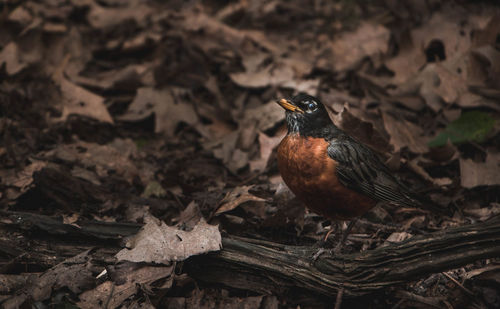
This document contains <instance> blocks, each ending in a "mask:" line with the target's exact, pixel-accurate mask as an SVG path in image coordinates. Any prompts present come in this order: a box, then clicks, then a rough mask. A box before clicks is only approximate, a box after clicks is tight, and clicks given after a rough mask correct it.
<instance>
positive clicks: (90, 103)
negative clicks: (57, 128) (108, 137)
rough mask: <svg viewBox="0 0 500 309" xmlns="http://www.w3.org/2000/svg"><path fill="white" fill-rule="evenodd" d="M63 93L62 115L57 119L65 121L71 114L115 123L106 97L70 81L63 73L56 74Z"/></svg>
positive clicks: (55, 76) (55, 78) (56, 80)
mask: <svg viewBox="0 0 500 309" xmlns="http://www.w3.org/2000/svg"><path fill="white" fill-rule="evenodd" d="M53 79H54V81H55V82H56V83H57V84H58V85H59V88H60V91H61V95H62V103H63V108H62V115H61V117H60V118H57V119H55V120H56V121H65V120H66V119H68V116H70V115H81V116H86V117H90V118H93V119H96V120H99V121H102V122H107V123H111V124H112V123H113V118H111V115H110V114H109V112H108V109H107V108H106V105H104V98H103V97H101V96H99V95H97V94H95V93H92V92H90V91H88V90H87V89H85V88H82V87H80V86H78V85H76V84H74V83H73V82H71V81H69V80H68V79H66V77H64V76H63V75H62V73H58V74H54V77H53Z"/></svg>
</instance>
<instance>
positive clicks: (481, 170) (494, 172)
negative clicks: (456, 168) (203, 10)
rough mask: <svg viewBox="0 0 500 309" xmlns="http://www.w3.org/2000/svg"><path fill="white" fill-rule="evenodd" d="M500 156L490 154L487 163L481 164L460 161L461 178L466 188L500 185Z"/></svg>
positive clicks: (467, 160)
mask: <svg viewBox="0 0 500 309" xmlns="http://www.w3.org/2000/svg"><path fill="white" fill-rule="evenodd" d="M499 170H500V154H499V153H489V154H488V156H487V157H486V161H485V162H482V163H479V162H474V161H472V160H471V159H460V177H461V184H462V187H464V188H474V187H477V186H495V185H499V184H500V173H499V172H498V171H499Z"/></svg>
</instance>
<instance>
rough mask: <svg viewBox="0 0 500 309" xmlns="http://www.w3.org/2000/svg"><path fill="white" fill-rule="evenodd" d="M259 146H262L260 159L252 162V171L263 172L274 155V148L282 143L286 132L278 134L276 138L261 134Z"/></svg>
mask: <svg viewBox="0 0 500 309" xmlns="http://www.w3.org/2000/svg"><path fill="white" fill-rule="evenodd" d="M258 134H259V146H260V156H259V158H258V159H255V160H252V161H250V170H251V171H263V170H264V169H265V168H266V166H267V164H268V162H269V157H270V156H271V154H272V153H273V150H274V148H276V147H277V146H278V145H279V143H280V141H281V140H282V139H283V137H284V136H285V132H283V133H282V134H277V135H276V136H275V137H269V136H267V135H266V134H265V133H262V132H259V133H258Z"/></svg>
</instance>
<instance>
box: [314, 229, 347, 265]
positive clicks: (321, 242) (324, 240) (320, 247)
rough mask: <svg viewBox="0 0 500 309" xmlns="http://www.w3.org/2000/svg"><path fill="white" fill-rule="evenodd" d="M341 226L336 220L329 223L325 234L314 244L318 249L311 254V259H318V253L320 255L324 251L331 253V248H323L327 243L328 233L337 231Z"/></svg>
mask: <svg viewBox="0 0 500 309" xmlns="http://www.w3.org/2000/svg"><path fill="white" fill-rule="evenodd" d="M340 228H341V226H340V224H339V222H338V221H332V223H331V229H330V230H329V231H328V232H327V233H326V234H325V236H324V237H323V238H322V239H321V240H319V241H318V243H317V244H316V246H318V247H319V249H318V251H317V252H316V253H315V254H314V255H313V257H312V260H313V261H316V260H317V259H318V257H320V255H322V254H323V253H325V252H329V253H330V254H331V253H332V250H331V249H327V248H325V247H326V244H327V241H328V237H330V234H332V233H333V232H337V231H339V230H340Z"/></svg>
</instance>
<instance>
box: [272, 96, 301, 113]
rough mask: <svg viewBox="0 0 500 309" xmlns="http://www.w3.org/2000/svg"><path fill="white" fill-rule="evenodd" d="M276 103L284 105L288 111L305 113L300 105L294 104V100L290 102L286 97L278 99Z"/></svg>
mask: <svg viewBox="0 0 500 309" xmlns="http://www.w3.org/2000/svg"><path fill="white" fill-rule="evenodd" d="M276 103H278V104H279V105H280V106H281V107H283V108H284V109H286V110H287V111H291V112H297V113H301V114H303V113H304V111H303V110H302V109H301V108H300V107H298V106H296V105H294V104H293V103H292V102H290V101H288V100H286V99H281V100H278V101H276Z"/></svg>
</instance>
